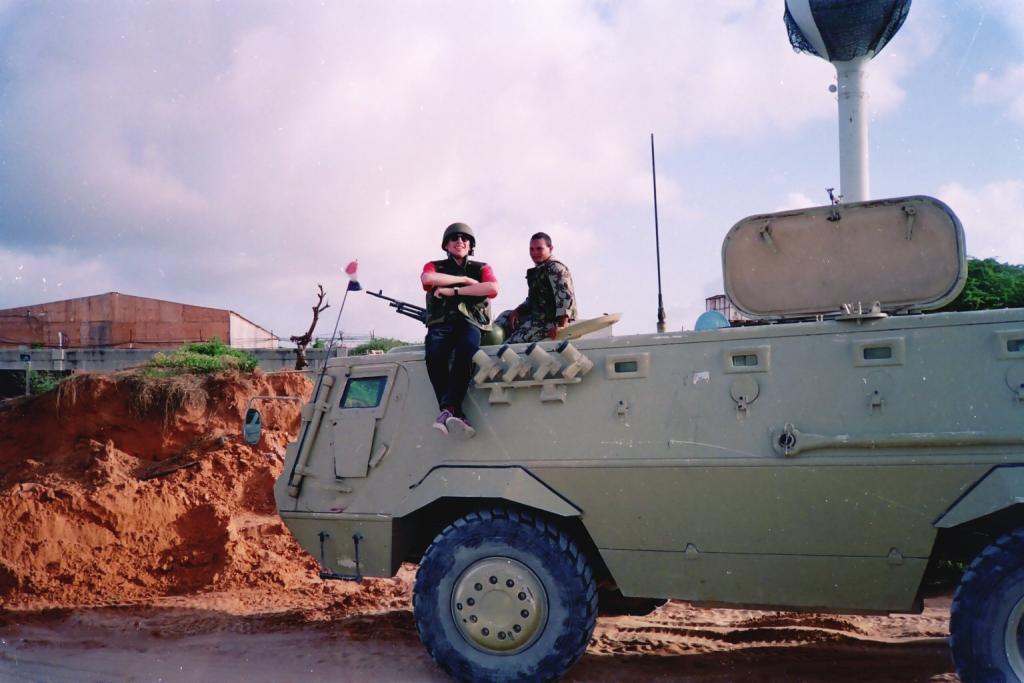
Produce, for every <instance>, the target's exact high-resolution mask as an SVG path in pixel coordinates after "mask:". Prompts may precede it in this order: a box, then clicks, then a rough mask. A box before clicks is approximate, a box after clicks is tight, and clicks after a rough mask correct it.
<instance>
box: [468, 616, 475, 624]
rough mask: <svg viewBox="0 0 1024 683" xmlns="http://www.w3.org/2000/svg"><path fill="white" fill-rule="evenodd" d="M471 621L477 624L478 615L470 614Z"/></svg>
mask: <svg viewBox="0 0 1024 683" xmlns="http://www.w3.org/2000/svg"><path fill="white" fill-rule="evenodd" d="M469 620H470V621H472V622H473V623H474V624H475V623H476V615H475V614H470V615H469Z"/></svg>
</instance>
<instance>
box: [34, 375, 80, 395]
mask: <svg viewBox="0 0 1024 683" xmlns="http://www.w3.org/2000/svg"><path fill="white" fill-rule="evenodd" d="M70 376H71V373H68V372H58V371H53V370H29V376H28V386H29V391H30V393H32V394H45V393H46V392H47V391H52V390H53V389H56V388H57V386H58V385H59V384H60V383H61V382H63V381H64V380H66V379H67V378H68V377H70Z"/></svg>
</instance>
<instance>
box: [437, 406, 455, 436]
mask: <svg viewBox="0 0 1024 683" xmlns="http://www.w3.org/2000/svg"><path fill="white" fill-rule="evenodd" d="M454 417H455V416H454V415H452V411H450V410H448V409H447V408H445V409H444V410H442V411H441V414H440V415H438V416H437V419H436V420H434V424H433V425H431V426H432V427H433V428H434V429H436V430H437V431H439V432H441V433H442V434H447V433H448V420H452V419H454Z"/></svg>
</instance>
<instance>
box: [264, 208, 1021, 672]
mask: <svg viewBox="0 0 1024 683" xmlns="http://www.w3.org/2000/svg"><path fill="white" fill-rule="evenodd" d="M722 260H723V268H724V279H725V287H726V292H727V294H728V296H729V298H730V299H731V301H732V302H733V304H734V305H735V306H736V307H737V308H738V309H739V310H741V311H742V312H743V313H744V314H745V316H746V318H747V320H745V321H744V323H743V324H742V325H731V326H724V327H719V328H714V327H713V328H712V329H706V330H701V331H692V332H680V333H671V334H644V335H635V336H621V337H610V338H601V339H587V338H583V339H579V340H574V341H571V342H544V343H538V344H532V345H529V346H527V345H512V346H503V347H497V346H490V347H488V346H485V347H483V348H482V349H481V350H480V352H478V354H477V356H476V358H475V361H476V374H475V377H474V380H473V384H472V387H471V389H470V392H469V396H468V397H467V400H466V409H467V413H468V416H469V419H470V420H471V421H472V423H473V424H474V425H476V428H477V433H476V436H475V438H472V439H468V440H456V439H453V438H452V437H450V436H444V435H442V434H441V433H439V432H438V431H436V430H434V429H431V428H430V425H431V422H432V420H433V418H434V413H435V412H436V405H435V399H434V395H433V392H432V390H431V387H430V382H429V381H428V379H427V374H426V368H425V367H424V358H423V351H422V349H418V348H412V349H411V350H406V351H402V352H398V353H388V354H384V355H377V356H363V357H350V358H338V359H333V360H331V361H330V362H329V363H328V365H327V367H326V369H325V372H324V374H323V375H322V379H321V383H320V385H319V386H318V387H317V389H316V392H315V396H314V400H313V401H312V402H311V403H310V404H308V405H306V406H305V408H304V410H303V421H302V426H301V429H300V433H299V438H298V440H297V441H296V442H295V443H293V444H291V445H290V446H289V448H288V450H287V457H286V461H285V466H284V472H283V475H282V476H281V478H280V479H279V480H278V482H277V484H276V488H275V496H276V500H277V505H278V508H279V510H280V514H281V517H282V519H283V520H284V522H285V523H286V524H287V526H288V527H289V529H290V530H291V531H292V533H293V534H294V535H295V537H296V538H297V539H298V540H299V542H300V543H301V544H302V545H303V547H304V548H306V549H307V550H308V551H309V552H310V553H311V554H312V555H314V556H315V557H317V558H319V559H320V561H321V563H322V566H323V572H324V576H325V577H326V578H352V579H357V578H361V577H366V576H382V577H387V576H392V575H394V574H395V572H396V571H397V569H398V568H399V565H400V564H401V563H402V562H415V563H418V564H419V571H418V574H417V579H416V586H415V594H414V609H415V619H416V624H417V627H418V629H419V633H420V636H421V638H422V640H423V642H424V644H425V645H426V647H427V649H428V650H429V651H430V654H431V655H432V656H433V657H434V659H435V660H436V661H437V663H438V664H439V665H440V666H441V667H442V668H444V669H445V670H446V671H448V672H449V673H450V674H452V675H453V676H454V677H455V678H457V679H459V680H464V681H527V680H530V681H532V680H551V679H554V678H557V677H558V676H560V675H562V674H563V673H564V672H565V671H566V670H567V669H568V668H569V667H570V666H571V665H572V663H573V662H574V661H576V660H577V659H578V658H579V657H580V656H581V655H582V654H583V652H584V650H585V649H586V646H587V643H588V640H589V638H590V635H591V632H592V630H593V628H594V622H595V619H596V617H597V615H598V614H599V613H601V612H602V611H605V612H612V613H623V612H624V611H631V612H643V611H645V610H648V611H649V610H651V609H653V608H654V607H656V606H657V605H658V604H660V602H661V601H664V600H665V599H678V600H687V601H692V602H694V603H697V604H702V603H706V604H715V605H719V606H721V605H733V606H742V607H766V608H771V609H790V610H816V611H817V610H820V611H832V612H844V611H846V612H858V613H878V614H886V613H892V612H915V611H919V610H920V609H921V608H922V599H923V597H924V596H925V594H926V592H928V591H929V590H930V587H932V586H933V585H934V584H936V583H938V582H940V580H941V579H942V578H943V577H944V576H948V575H949V574H950V572H951V571H953V572H954V573H955V571H956V569H957V568H963V567H964V566H965V565H966V566H967V569H966V572H964V573H963V576H962V578H961V579H959V588H958V589H957V592H956V596H955V599H954V601H953V614H952V623H951V634H952V638H951V644H952V649H953V652H954V656H955V660H956V663H957V666H958V668H959V670H960V672H961V676H962V677H963V678H964V680H967V681H972V680H990V678H989V675H990V674H992V672H1001V673H1003V674H1005V680H1010V681H1012V680H1014V679H1015V678H1016V679H1021V678H1024V647H1022V642H1024V635H1022V625H1024V505H1022V503H1024V467H1022V465H1024V310H997V311H983V312H968V313H927V312H926V311H928V310H930V309H935V308H939V307H942V306H943V305H944V304H946V303H948V302H949V301H951V300H952V299H953V298H954V297H955V296H956V295H957V293H958V292H959V291H960V290H961V288H962V287H963V283H964V281H965V278H966V266H965V246H964V234H963V229H962V227H961V225H960V222H959V221H958V219H957V218H956V216H955V215H954V214H953V212H952V211H951V210H950V209H949V208H948V207H946V206H945V205H944V204H943V203H941V202H939V201H937V200H935V199H931V198H928V197H923V196H915V197H905V198H898V199H889V200H880V201H871V202H863V203H854V204H848V205H838V206H825V207H818V208H812V209H806V210H801V211H792V212H786V213H778V214H772V215H759V216H752V217H749V218H747V219H744V220H742V221H740V222H739V223H737V224H736V225H735V226H734V227H733V228H732V229H731V230H730V231H729V232H728V234H727V235H726V236H725V241H724V245H723V248H722ZM257 418H258V416H255V417H254V418H253V419H254V420H256V419H257ZM257 424H258V422H257ZM991 680H997V679H995V678H993V679H991Z"/></svg>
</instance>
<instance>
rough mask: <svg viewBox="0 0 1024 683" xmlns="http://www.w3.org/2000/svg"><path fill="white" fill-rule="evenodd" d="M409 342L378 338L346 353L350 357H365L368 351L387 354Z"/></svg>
mask: <svg viewBox="0 0 1024 683" xmlns="http://www.w3.org/2000/svg"><path fill="white" fill-rule="evenodd" d="M408 345H409V342H404V341H402V340H400V339H392V338H390V337H380V338H378V339H371V340H370V341H368V342H366V343H364V344H360V345H359V346H356V347H355V348H353V349H351V350H350V351H349V352H348V355H350V356H365V355H366V354H368V353H369V352H370V351H377V350H380V351H383V352H384V353H387V352H388V351H390V350H391V349H393V348H395V347H396V346H408Z"/></svg>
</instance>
